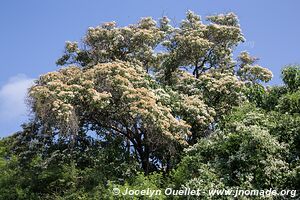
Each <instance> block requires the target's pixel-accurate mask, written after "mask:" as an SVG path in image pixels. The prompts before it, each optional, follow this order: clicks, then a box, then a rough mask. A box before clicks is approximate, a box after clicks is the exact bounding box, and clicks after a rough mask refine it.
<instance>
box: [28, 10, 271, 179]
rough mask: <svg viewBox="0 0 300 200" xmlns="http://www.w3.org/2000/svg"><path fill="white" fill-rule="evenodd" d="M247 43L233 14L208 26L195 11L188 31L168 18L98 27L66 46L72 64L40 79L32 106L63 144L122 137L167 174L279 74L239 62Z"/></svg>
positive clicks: (144, 161) (148, 166) (149, 167)
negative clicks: (90, 136) (249, 91)
mask: <svg viewBox="0 0 300 200" xmlns="http://www.w3.org/2000/svg"><path fill="white" fill-rule="evenodd" d="M243 41H244V37H243V35H242V32H241V29H240V26H239V23H238V19H237V17H236V15H234V14H233V13H229V14H226V15H216V16H209V17H208V18H207V23H204V22H202V20H201V19H200V17H199V16H198V15H196V14H194V13H193V12H191V11H188V12H187V15H186V19H184V20H183V21H182V22H181V24H180V26H179V27H172V26H171V25H170V20H169V19H168V18H167V17H163V18H162V19H160V21H159V23H158V24H157V23H156V22H155V21H154V20H153V19H152V18H150V17H147V18H142V19H141V20H140V21H139V22H138V23H137V24H135V25H129V26H127V27H117V25H116V23H115V22H108V23H104V24H103V25H101V26H97V27H95V28H89V29H88V31H87V33H86V35H85V37H84V39H83V43H82V44H80V45H79V44H78V43H77V42H67V43H66V47H65V53H64V55H63V56H62V57H61V58H60V59H59V60H58V61H57V64H59V65H65V66H66V67H63V68H62V69H60V70H59V71H57V72H50V73H47V74H45V75H42V76H41V77H40V78H39V79H38V80H37V81H36V84H35V85H34V86H33V87H32V88H31V89H30V92H29V99H30V102H31V106H32V109H33V111H34V113H35V114H36V120H37V121H39V122H41V124H42V125H43V126H45V127H48V128H49V129H51V130H52V132H53V133H54V134H58V135H59V136H60V137H67V138H69V139H70V141H72V140H74V138H76V137H77V135H78V132H79V131H83V132H86V133H88V132H95V133H96V134H97V135H100V136H104V135H112V136H116V135H121V136H122V137H123V139H124V143H126V145H127V149H128V152H129V153H130V154H132V156H134V157H136V158H137V159H138V161H139V162H140V164H141V166H142V168H143V170H144V171H145V172H146V173H148V172H149V171H156V170H159V169H165V170H168V169H170V168H171V167H172V164H173V163H174V160H176V159H171V157H172V156H173V157H174V156H175V155H178V154H176V153H178V152H179V151H180V149H181V148H182V147H184V145H189V144H194V143H196V142H197V140H198V139H199V138H201V137H203V136H205V135H208V134H209V133H210V132H211V131H212V130H213V129H214V127H215V124H216V122H218V120H219V119H220V118H221V116H222V115H223V114H225V113H227V112H228V111H229V110H230V109H231V108H232V107H233V106H235V105H239V103H241V102H242V101H243V99H244V98H243V94H242V89H243V87H245V83H247V82H250V83H255V84H259V81H265V82H267V81H269V80H270V78H271V77H272V74H271V72H270V71H269V70H267V69H265V68H262V67H260V66H258V65H253V63H254V58H252V57H251V56H250V55H249V54H248V53H246V52H242V53H241V55H240V57H239V59H238V60H237V61H236V60H235V59H234V58H233V55H232V53H233V50H234V48H235V47H236V46H237V45H238V44H239V43H241V42H243ZM79 46H81V47H79Z"/></svg>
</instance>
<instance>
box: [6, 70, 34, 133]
mask: <svg viewBox="0 0 300 200" xmlns="http://www.w3.org/2000/svg"><path fill="white" fill-rule="evenodd" d="M33 80H34V79H32V78H29V77H27V76H26V75H24V74H18V75H16V76H14V77H11V78H10V79H9V81H8V82H7V83H6V84H4V85H3V86H2V87H1V88H0V136H4V135H8V134H10V133H11V132H13V131H17V130H19V129H20V128H19V127H20V124H19V123H22V120H25V119H26V118H27V114H28V113H27V107H26V104H25V97H26V94H27V90H28V88H29V87H30V86H31V85H32V84H33ZM8 131H9V132H8Z"/></svg>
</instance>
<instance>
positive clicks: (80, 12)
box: [0, 0, 300, 137]
mask: <svg viewBox="0 0 300 200" xmlns="http://www.w3.org/2000/svg"><path fill="white" fill-rule="evenodd" d="M187 10H193V11H195V12H196V13H197V14H200V15H201V16H202V17H204V16H207V15H212V14H218V13H225V12H231V11H233V12H235V13H236V14H237V15H238V16H239V18H240V23H241V27H242V29H243V33H244V35H245V37H246V39H247V42H246V43H244V44H242V45H240V47H239V48H238V50H247V51H249V52H250V53H251V54H253V55H254V56H257V57H259V58H260V61H259V64H261V65H262V66H265V67H267V68H269V69H271V70H272V71H273V73H274V79H273V80H272V81H271V84H273V85H274V84H280V69H281V68H282V66H284V65H286V64H289V63H300V54H299V52H300V51H299V50H300V23H299V20H300V12H299V10H300V1H297V0H287V1H283V0H281V1H274V0H273V1H271V0H263V1H262V0H243V1H238V0H228V1H225V0H223V1H221V0H219V1H217V0H184V1H179V0H178V1H174V0H173V1H171V0H127V1H126V0H123V1H122V0H110V1H105V0H101V1H100V0H86V1H84V0H44V1H40V0H26V1H17V0H6V1H5V0H3V1H1V4H0V25H1V31H0V58H1V64H0V65H1V66H0V69H1V71H0V72H1V73H0V137H3V136H7V135H9V134H11V133H12V132H14V131H17V130H19V129H20V124H21V123H22V122H24V121H26V119H27V118H28V110H27V109H26V106H25V103H24V101H25V100H24V97H25V94H26V88H28V87H29V86H30V85H31V84H32V82H33V80H34V79H35V78H37V77H38V76H39V75H41V74H43V73H46V72H49V71H53V70H56V69H57V66H56V65H55V61H56V60H57V58H58V57H59V56H60V55H61V54H62V52H63V47H64V42H65V41H66V40H71V41H72V40H80V39H81V38H82V36H83V35H84V33H85V31H86V30H87V28H88V27H89V26H96V25H98V24H101V23H103V22H107V21H112V20H114V21H116V22H117V23H118V24H119V25H120V26H125V25H127V24H131V23H135V22H136V21H137V20H138V19H139V18H140V17H143V16H153V17H154V18H155V19H158V18H159V17H161V16H163V15H167V16H169V18H171V19H172V20H173V21H176V22H177V23H178V22H180V20H182V19H183V18H184V15H185V12H186V11H187Z"/></svg>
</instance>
